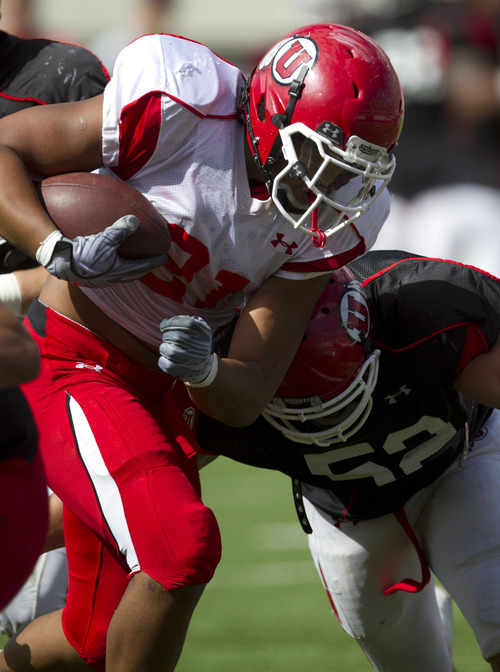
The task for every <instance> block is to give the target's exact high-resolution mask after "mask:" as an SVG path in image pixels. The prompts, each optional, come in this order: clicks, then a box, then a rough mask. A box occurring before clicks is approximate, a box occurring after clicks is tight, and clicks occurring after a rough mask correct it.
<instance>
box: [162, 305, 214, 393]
mask: <svg viewBox="0 0 500 672" xmlns="http://www.w3.org/2000/svg"><path fill="white" fill-rule="evenodd" d="M160 331H161V333H162V339H163V343H162V344H161V345H160V359H159V360H158V366H159V367H160V369H161V370H162V371H165V373H169V374H170V375H171V376H174V378H180V379H181V380H183V381H184V382H185V383H187V384H188V385H191V386H192V387H206V386H207V385H210V383H212V382H213V380H214V378H215V376H216V374H217V369H218V361H219V360H218V359H217V355H215V354H214V337H213V333H212V329H211V328H210V327H209V326H208V324H207V323H206V322H205V320H204V319H203V318H201V317H196V316H194V317H190V316H188V315H176V316H175V317H171V318H170V319H168V320H163V321H162V322H161V324H160Z"/></svg>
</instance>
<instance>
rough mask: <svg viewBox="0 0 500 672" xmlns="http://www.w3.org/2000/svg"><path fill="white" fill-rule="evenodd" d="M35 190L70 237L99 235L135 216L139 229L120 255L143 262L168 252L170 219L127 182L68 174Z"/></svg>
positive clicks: (122, 247) (104, 176)
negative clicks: (120, 220)
mask: <svg viewBox="0 0 500 672" xmlns="http://www.w3.org/2000/svg"><path fill="white" fill-rule="evenodd" d="M35 187H36V189H37V192H38V195H39V197H40V201H41V203H42V205H43V207H44V208H45V210H46V211H47V212H48V214H49V215H50V217H51V219H52V220H53V222H54V224H55V225H56V226H57V228H58V229H60V231H62V233H63V234H64V235H65V236H67V237H68V238H76V236H87V235H89V234H92V233H98V232H99V231H103V230H104V229H105V228H106V227H107V226H110V225H111V224H113V222H116V220H117V219H120V217H124V216H125V215H135V216H136V217H138V219H139V222H140V225H139V228H138V229H137V231H136V232H135V233H133V234H132V235H131V236H129V237H128V238H127V239H126V240H125V241H124V242H123V243H122V244H121V245H120V247H119V248H118V252H119V254H120V256H122V257H126V258H127V259H141V258H147V257H153V256H156V255H157V254H166V253H167V252H168V249H169V247H170V243H171V237H170V232H169V229H168V224H167V221H166V219H165V218H164V217H163V216H162V215H160V213H159V212H158V210H156V208H155V207H154V206H153V205H152V203H151V202H150V201H148V199H147V198H146V197H145V196H143V195H142V194H141V193H140V192H138V191H137V190H136V189H134V188H133V187H132V186H130V185H129V184H127V182H123V181H122V180H119V179H115V178H113V177H108V176H107V175H99V174H97V173H66V174H63V175H55V176H53V177H48V178H46V179H44V180H41V181H40V182H37V183H35Z"/></svg>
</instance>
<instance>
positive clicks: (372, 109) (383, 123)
mask: <svg viewBox="0 0 500 672" xmlns="http://www.w3.org/2000/svg"><path fill="white" fill-rule="evenodd" d="M244 106H245V107H244V112H245V123H246V130H247V138H248V141H249V143H250V147H251V150H252V153H253V156H254V159H255V161H256V164H257V166H258V167H259V169H260V171H261V172H262V173H263V175H264V176H265V178H266V183H267V187H268V189H269V192H270V194H271V196H272V198H273V201H274V202H275V204H276V206H277V207H278V209H279V210H280V212H281V213H282V215H283V216H284V217H285V218H286V219H287V220H288V221H290V222H291V223H292V224H293V226H294V227H295V228H298V229H300V230H301V231H304V232H305V233H308V234H310V235H316V236H317V235H318V233H317V230H316V224H315V219H314V218H313V220H312V228H309V227H307V226H305V225H304V223H305V221H306V219H308V218H309V216H311V215H313V213H315V214H314V217H316V218H317V212H315V211H316V208H317V207H318V205H319V204H320V203H322V202H323V203H327V204H328V205H330V206H331V207H332V208H334V210H335V211H336V214H335V215H334V216H333V217H332V220H331V222H330V223H329V226H328V228H327V229H326V231H325V233H324V234H323V237H324V235H325V234H326V235H327V236H328V235H330V234H331V233H333V232H334V231H336V230H338V229H339V228H341V227H343V226H345V225H346V224H348V223H350V222H352V221H353V220H354V219H356V218H357V217H359V216H360V215H361V214H362V213H363V212H364V211H365V210H366V208H367V207H368V206H369V205H370V204H371V203H372V202H373V200H374V199H375V198H376V197H377V196H378V195H379V194H380V193H381V191H382V190H383V189H384V187H385V186H387V184H388V183H389V181H390V179H391V177H392V174H393V172H394V168H395V159H394V156H393V154H392V152H393V150H394V148H395V146H396V143H397V140H398V138H399V134H400V132H401V127H402V124H403V117H404V103H403V94H402V90H401V86H400V83H399V80H398V77H397V75H396V73H395V71H394V68H393V67H392V65H391V62H390V60H389V58H388V57H387V55H386V54H385V52H384V51H383V50H382V48H381V47H380V46H379V45H378V44H377V43H376V42H374V41H373V40H372V39H371V38H370V37H368V36H367V35H365V34H363V33H361V32H359V31H357V30H354V29H353V28H349V27H347V26H340V25H333V24H316V25H311V26H306V27H304V28H300V29H299V30H296V31H294V32H292V33H289V34H288V35H286V36H285V37H284V38H283V39H281V40H280V41H279V42H278V43H277V44H275V45H274V46H273V47H272V48H271V49H270V50H269V51H268V53H267V54H266V55H265V56H264V58H263V59H262V60H261V62H260V63H259V65H258V66H257V67H256V69H255V70H254V72H253V73H252V75H251V77H250V80H249V82H248V87H247V90H246V92H245V95H244ZM355 177H357V178H358V179H356V180H355V181H354V182H353V186H351V188H350V189H349V188H348V185H346V183H347V182H348V180H350V179H352V178H355ZM300 180H302V182H300ZM304 184H305V186H304ZM344 185H346V188H345V189H342V187H343V186H344ZM299 186H300V195H301V196H302V197H301V198H297V189H298V187H299ZM305 195H307V197H306V196H305Z"/></svg>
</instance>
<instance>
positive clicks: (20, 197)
mask: <svg viewBox="0 0 500 672" xmlns="http://www.w3.org/2000/svg"><path fill="white" fill-rule="evenodd" d="M332 76H334V77H335V87H331V86H330V83H331V79H332ZM325 91H327V92H328V95H326V96H325V95H323V94H324V93H325ZM319 93H321V94H322V95H319ZM403 114H404V105H403V99H402V95H401V89H400V85H399V80H398V78H397V76H396V73H395V72H394V69H393V68H392V65H391V63H390V61H389V60H388V59H387V57H386V55H385V53H384V52H383V51H382V50H380V48H379V47H378V45H377V44H376V43H375V42H374V41H372V40H371V39H369V38H368V37H367V36H365V35H363V34H362V33H359V32H358V31H355V30H353V29H351V28H348V27H343V26H335V25H318V26H310V27H305V28H304V29H300V30H298V31H296V32H293V33H290V34H289V35H287V36H285V37H284V38H283V39H282V40H280V42H279V43H278V44H276V45H274V46H273V47H272V49H271V50H270V51H269V52H268V54H267V55H266V56H265V57H264V59H263V60H262V61H261V63H260V64H259V66H258V67H257V68H256V70H255V72H254V73H253V75H252V77H251V78H250V80H249V82H246V80H245V78H244V77H243V75H242V73H241V72H240V71H239V69H238V68H236V67H234V66H233V65H231V64H229V63H227V62H226V61H223V60H222V59H220V58H219V57H218V56H217V55H216V54H214V53H213V52H212V51H210V50H209V49H208V48H207V47H205V46H203V45H201V44H198V43H195V42H192V41H190V40H187V39H183V38H181V37H176V36H172V35H151V36H145V37H143V38H139V39H137V40H135V41H134V42H133V43H132V44H130V45H129V46H128V47H126V48H125V49H124V50H123V51H122V52H121V54H120V56H119V58H118V60H117V62H116V64H115V68H114V71H113V77H112V79H111V81H110V83H109V84H108V85H107V87H106V89H105V92H104V95H103V96H97V97H95V98H93V99H91V100H88V101H81V102H76V103H68V104H66V105H58V106H45V107H39V108H37V109H30V110H23V111H21V112H19V113H18V114H17V115H11V116H9V117H5V118H4V119H2V120H0V232H2V233H3V234H4V235H5V237H7V238H8V239H9V240H10V242H11V243H12V244H14V245H15V246H16V247H19V248H20V249H22V250H23V251H24V252H26V253H27V254H29V255H31V256H32V257H34V258H36V259H37V261H38V262H39V263H40V264H41V265H43V266H44V267H45V268H46V269H47V270H48V271H49V273H50V276H49V278H48V280H47V281H46V283H45V285H44V287H43V290H42V292H41V294H40V300H39V301H35V302H33V304H32V305H31V307H30V310H29V314H28V318H27V320H26V324H27V325H28V327H29V329H30V330H31V333H32V334H33V335H34V338H35V339H36V341H37V343H38V344H39V346H40V348H41V351H42V360H43V367H42V374H41V376H40V377H39V378H38V379H37V381H36V382H34V383H33V384H30V385H27V386H25V388H24V389H25V391H26V394H27V397H28V398H29V401H30V403H31V404H32V407H33V409H34V413H35V417H36V420H37V423H38V424H39V429H40V445H41V450H42V455H43V458H44V463H45V464H46V468H47V475H48V482H49V486H50V487H51V488H52V490H53V491H54V492H55V493H56V494H57V495H59V496H60V498H61V500H62V501H63V504H64V506H65V508H64V524H65V539H66V548H67V554H68V564H69V589H68V600H67V606H66V607H65V609H64V612H63V614H62V615H61V613H59V612H55V615H54V614H50V615H48V616H44V617H42V618H40V619H37V620H35V621H34V622H33V623H32V624H30V625H29V626H28V627H27V628H26V629H25V630H23V631H22V632H21V633H19V634H18V635H17V636H16V637H14V638H13V639H11V640H10V641H9V643H8V644H7V646H6V647H5V649H4V652H3V653H2V654H1V655H0V670H2V672H5V671H6V670H16V671H17V672H19V671H20V670H28V669H29V670H30V671H32V670H41V669H46V668H47V667H49V666H56V665H59V666H61V667H64V666H66V665H68V666H69V665H75V666H76V667H79V666H81V667H83V666H84V665H85V663H84V662H83V661H85V662H86V663H89V664H91V665H92V666H93V667H95V668H96V669H103V668H104V664H105V665H106V670H107V671H108V672H109V671H113V670H120V672H127V671H128V670H133V671H134V672H136V670H138V669H148V670H149V671H150V672H154V670H172V669H174V667H175V665H176V662H177V659H178V657H179V655H180V652H181V648H182V645H183V641H184V637H185V633H186V630H187V627H188V624H189V620H190V618H191V614H192V611H193V609H194V608H195V605H196V604H197V602H198V600H199V598H200V596H201V594H202V592H203V589H204V586H205V584H206V583H207V582H208V581H209V580H210V579H211V577H212V575H213V572H214V571H215V567H216V565H217V563H218V561H219V557H220V536H219V530H218V527H217V524H216V521H215V518H214V516H213V514H212V512H211V511H210V510H209V509H207V507H205V506H204V505H203V503H202V501H201V497H200V486H199V481H198V474H197V471H196V469H195V468H194V466H193V462H194V461H193V460H189V456H191V455H192V454H193V452H194V449H193V447H192V446H191V443H190V442H191V439H190V437H189V432H188V430H187V429H186V426H185V422H184V420H183V418H182V415H180V414H179V413H178V411H177V409H176V408H175V406H174V405H172V404H163V406H162V398H163V396H164V395H165V394H167V395H168V392H169V390H170V389H171V387H172V384H173V381H174V378H180V379H181V380H183V381H185V382H186V384H187V385H188V388H189V391H190V394H191V395H192V397H193V400H194V401H195V402H196V404H197V405H198V406H199V407H200V408H202V409H203V411H204V412H207V413H209V414H211V415H214V416H215V417H217V418H218V419H219V420H221V421H224V422H229V423H230V424H238V425H245V424H249V423H250V422H252V421H253V420H254V419H255V418H256V417H257V416H258V415H259V413H260V412H261V411H262V409H263V408H264V407H265V406H266V404H267V403H268V401H269V400H270V399H271V398H272V396H273V395H274V393H275V391H276V389H277V387H278V385H279V383H280V381H281V378H282V376H283V373H284V372H285V371H286V369H287V368H288V365H289V363H290V362H291V360H292V358H293V355H294V353H295V350H296V348H297V347H298V345H299V343H300V339H301V336H302V333H303V331H304V329H305V327H306V325H307V322H308V319H309V316H310V313H311V311H312V309H313V307H314V304H315V303H316V301H317V299H318V297H319V296H320V294H321V292H322V290H323V287H324V286H325V285H326V283H327V281H328V277H329V275H330V273H331V271H332V270H333V269H335V268H338V267H340V266H342V265H344V264H345V263H347V262H348V261H351V260H352V259H354V258H357V257H358V256H360V255H361V254H363V253H364V252H365V251H366V249H368V248H369V247H370V246H371V245H372V244H373V243H374V241H375V239H376V237H377V234H378V232H379V230H380V228H381V227H382V225H383V223H384V221H385V219H386V217H387V214H388V211H389V199H388V194H387V190H386V186H387V184H388V183H389V181H390V179H391V177H392V173H393V171H394V168H395V160H394V155H393V150H394V148H395V146H396V143H397V140H398V137H399V134H400V131H401V127H402V123H403ZM75 170H76V171H91V170H100V171H101V172H104V173H105V174H108V175H115V176H116V177H117V178H119V179H123V180H127V181H129V182H130V183H131V184H132V185H133V186H134V187H136V188H137V189H138V190H139V191H141V192H142V193H143V194H145V196H147V197H148V198H149V199H150V200H151V201H152V202H153V204H154V205H155V206H156V208H157V209H158V210H159V211H160V212H161V214H163V215H164V216H165V218H166V220H167V221H168V222H169V224H168V226H169V230H170V233H171V236H172V241H173V242H172V246H171V249H170V251H169V255H168V259H167V258H165V257H154V258H152V259H147V260H128V259H127V260H125V259H122V258H121V257H120V256H119V255H118V254H117V249H118V247H119V245H120V243H121V241H122V240H123V239H124V238H125V237H126V236H127V235H131V234H133V232H134V231H135V229H136V226H137V221H136V220H135V221H134V219H133V218H128V217H125V218H123V219H122V220H120V221H118V222H116V223H115V224H114V225H113V226H112V227H109V228H108V229H107V230H106V231H104V232H101V233H98V234H95V235H93V236H81V237H78V238H77V239H75V240H74V241H71V240H68V239H67V238H65V237H64V236H63V235H62V233H61V232H60V231H58V230H57V229H56V228H55V227H54V224H53V223H52V221H51V220H50V219H49V218H48V217H47V215H46V213H45V212H44V210H43V209H42V207H41V206H40V203H39V201H38V197H37V196H36V192H35V191H34V189H33V185H32V182H31V180H30V179H29V172H33V173H35V174H38V175H42V176H46V175H52V174H57V173H61V172H70V171H75ZM245 299H248V303H247V304H246V307H245V310H244V311H243V312H242V314H241V316H240V318H239V321H238V328H237V331H236V332H235V334H234V336H233V339H232V343H231V350H230V352H229V354H228V357H226V358H220V359H219V358H218V357H217V356H216V355H215V354H214V340H216V339H217V338H218V337H219V336H220V334H221V333H222V332H223V331H224V330H225V329H226V328H227V326H228V324H229V323H230V322H231V321H232V319H233V317H234V314H235V312H236V310H237V309H238V307H239V306H240V305H241V304H242V302H243V301H244V300H245ZM291 302H293V305H294V311H293V313H291V312H290V311H289V310H288V308H287V306H288V305H289V304H290V303H291ZM162 318H166V319H164V320H163V321H162V322H161V325H160V321H161V320H162ZM193 335H194V336H195V338H196V340H197V346H196V351H197V355H196V357H195V361H193V358H192V351H191V352H190V357H189V361H186V360H185V358H184V357H183V354H182V352H183V339H184V338H186V337H189V336H193ZM214 335H215V338H214ZM159 348H160V352H161V357H160V360H158V349H159ZM96 563H97V566H99V567H100V570H99V571H98V573H97V575H96V573H95V567H96ZM75 577H78V580H76V579H75ZM49 632H50V637H49V636H48V633H49ZM27 649H29V651H30V656H29V657H28V658H27V657H26V656H25V651H26V650H27ZM75 656H76V661H75Z"/></svg>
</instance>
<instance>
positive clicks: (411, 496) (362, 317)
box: [197, 251, 500, 672]
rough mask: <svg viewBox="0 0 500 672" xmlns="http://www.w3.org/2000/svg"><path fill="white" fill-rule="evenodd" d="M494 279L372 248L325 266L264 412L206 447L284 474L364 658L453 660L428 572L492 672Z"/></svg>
mask: <svg viewBox="0 0 500 672" xmlns="http://www.w3.org/2000/svg"><path fill="white" fill-rule="evenodd" d="M499 335H500V280H498V279H496V278H494V277H492V276H490V275H488V274H487V273H485V272H482V271H480V270H478V269H475V268H471V267H468V266H464V265H461V264H459V263H454V262H450V261H441V260H436V259H428V258H422V257H417V256H414V255H409V254H407V253H402V252H382V251H380V252H368V253H367V254H366V255H365V256H364V257H362V258H361V259H360V260H358V261H356V262H354V263H352V264H350V265H349V270H347V269H341V270H340V271H338V272H336V273H335V274H334V275H333V276H332V279H331V282H330V284H329V285H328V287H327V289H326V290H325V292H324V294H323V296H322V298H321V299H320V301H319V302H318V304H317V306H316V308H315V311H314V313H313V315H312V318H311V321H310V323H309V326H308V329H307V331H306V333H305V336H304V340H303V342H302V345H301V346H300V348H299V351H298V353H297V355H296V357H295V359H294V361H293V363H292V365H291V367H290V369H289V370H288V373H287V375H286V376H285V378H284V380H283V383H282V385H281V386H280V388H279V390H278V393H277V396H276V397H275V398H274V400H273V401H272V402H271V403H270V404H269V406H268V407H267V409H266V411H265V413H264V414H263V415H264V417H261V418H260V419H259V420H258V421H257V422H256V423H254V425H252V426H251V427H246V428H243V429H238V428H229V427H225V426H222V425H220V424H218V423H216V422H214V421H213V420H212V419H210V418H208V417H205V416H203V417H202V418H200V420H199V422H198V429H197V436H198V440H199V441H200V442H201V444H202V446H203V449H204V450H209V451H212V452H214V453H219V454H224V455H227V456H228V457H231V458H233V459H236V460H238V461H241V462H245V463H248V464H252V465H255V466H259V467H264V468H271V469H277V470H280V471H282V472H283V473H285V474H288V475H289V476H291V477H292V479H293V485H294V499H295V502H296V505H297V510H298V514H299V519H300V520H301V522H302V525H303V527H304V528H305V529H306V531H308V532H309V533H310V536H309V540H310V548H311V552H312V555H313V558H314V561H315V564H316V567H317V569H318V572H319V574H320V576H321V579H322V581H323V584H324V586H325V588H326V590H327V593H328V596H329V598H330V601H331V605H332V607H333V609H334V612H335V614H336V616H337V618H338V620H339V622H340V624H341V625H342V627H343V628H344V629H345V630H346V631H347V632H348V633H349V634H351V635H352V636H353V637H355V638H356V639H357V640H358V642H359V643H360V645H361V647H362V648H363V650H364V652H365V653H366V655H367V657H368V660H369V661H370V662H371V663H372V665H373V667H374V668H375V669H376V670H379V671H382V670H383V672H401V671H402V670H404V672H424V671H425V672H447V671H451V670H452V669H453V667H452V661H451V655H450V652H449V646H447V645H446V637H445V631H444V628H443V625H442V623H441V620H440V617H439V613H438V608H437V604H436V598H435V593H434V588H433V582H432V580H431V572H432V573H434V575H435V576H436V577H437V578H438V579H439V580H440V581H441V582H442V584H443V585H444V587H445V588H446V590H447V591H448V592H449V594H450V595H451V596H452V597H453V599H454V600H455V601H456V603H457V604H458V606H459V607H460V609H461V611H462V613H463V614H464V616H465V618H466V619H467V621H468V622H469V624H470V625H471V627H472V629H473V631H474V633H475V636H476V638H477V640H478V642H479V645H480V647H481V651H482V654H483V657H484V658H485V659H486V660H487V661H489V663H490V664H491V668H492V670H494V671H498V670H500V505H499V504H498V497H497V490H498V484H499V483H500V453H499V451H498V447H499V446H498V436H499V435H500V413H499V412H498V411H497V410H492V409H493V408H498V407H500V346H499V345H498V344H497V339H498V337H499Z"/></svg>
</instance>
